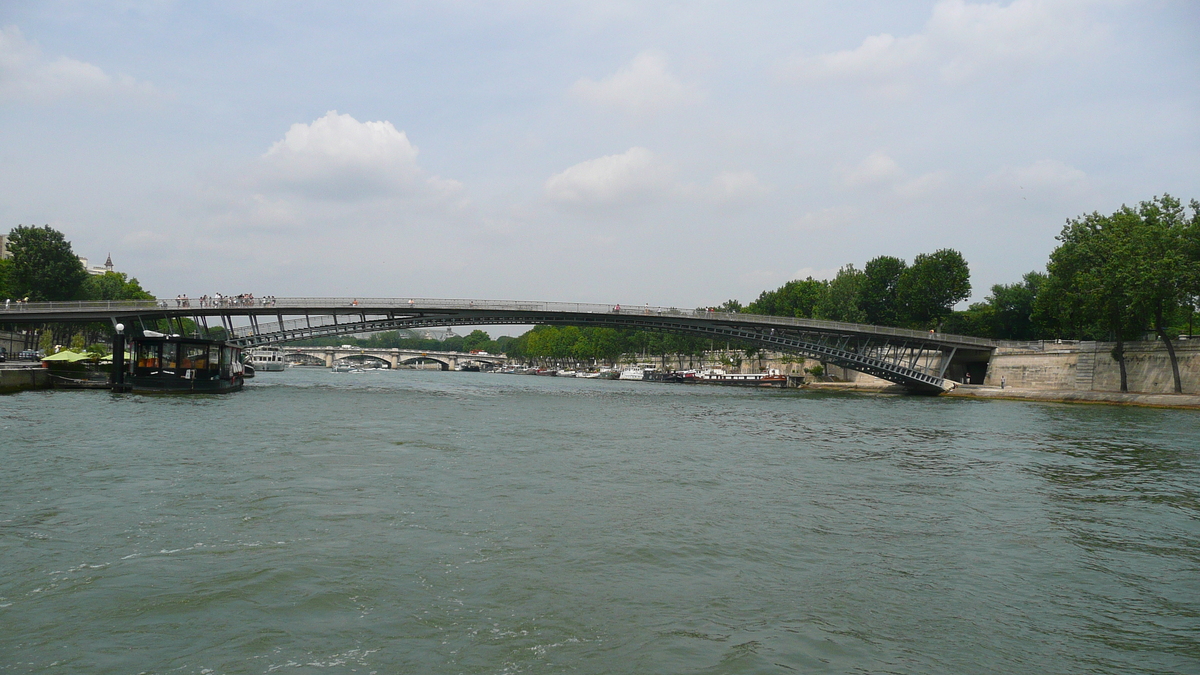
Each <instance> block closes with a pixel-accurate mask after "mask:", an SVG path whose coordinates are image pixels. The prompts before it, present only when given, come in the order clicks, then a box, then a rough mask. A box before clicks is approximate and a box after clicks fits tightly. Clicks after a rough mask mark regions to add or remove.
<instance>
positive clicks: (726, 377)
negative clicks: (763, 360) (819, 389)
mask: <svg viewBox="0 0 1200 675" xmlns="http://www.w3.org/2000/svg"><path fill="white" fill-rule="evenodd" d="M695 381H696V382H701V383H703V384H726V385H735V386H742V387H782V386H784V385H785V384H787V376H786V375H784V374H783V373H781V372H780V371H779V370H777V369H775V368H771V369H770V370H767V371H766V372H762V373H727V372H725V371H724V370H722V369H720V368H712V369H709V370H705V371H703V372H701V373H700V374H699V375H697V376H696V378H695Z"/></svg>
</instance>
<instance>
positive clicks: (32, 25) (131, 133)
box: [0, 0, 1200, 307]
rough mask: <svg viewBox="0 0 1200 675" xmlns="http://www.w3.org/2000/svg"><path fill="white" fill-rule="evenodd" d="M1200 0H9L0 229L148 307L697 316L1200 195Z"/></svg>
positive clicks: (1025, 258)
mask: <svg viewBox="0 0 1200 675" xmlns="http://www.w3.org/2000/svg"><path fill="white" fill-rule="evenodd" d="M1198 29H1200V2H1195V0H1145V1H1142V2H1136V1H1131V0H1013V1H1012V2H971V1H968V0H936V1H923V2H921V1H906V0H828V1H804V0H787V1H781V2H771V1H763V2H746V1H745V0H743V1H741V2H721V1H717V0H696V1H693V2H687V1H683V0H677V1H673V2H625V1H623V0H606V1H604V2H585V1H574V0H554V1H553V2H541V1H538V0H493V1H490V2H482V1H475V0H425V1H423V2H382V3H380V2H370V1H369V0H364V1H360V2H355V3H339V2H268V1H262V2H254V1H246V0H242V1H239V2H222V1H219V0H216V1H212V2H192V3H180V2H169V1H137V0H124V1H120V0H116V1H111V2H96V1H90V2H68V1H65V0H62V1H45V2H39V1H37V0H31V1H26V2H20V3H15V2H10V3H3V4H0V230H4V229H7V228H11V227H14V226H16V225H18V224H25V225H29V224H37V225H43V224H48V225H50V226H51V227H54V228H56V229H58V230H61V231H62V232H64V233H65V234H66V235H67V238H68V239H69V240H70V241H71V242H72V244H73V246H74V248H75V251H76V252H77V253H78V254H79V255H82V256H86V257H88V258H89V259H90V260H91V263H92V264H96V263H100V262H103V260H104V258H105V256H106V255H108V254H110V253H111V255H112V259H113V262H114V263H115V265H116V268H117V269H118V270H119V271H123V272H127V273H129V274H130V275H131V276H135V277H137V278H138V279H139V280H140V281H141V283H142V285H143V286H144V287H145V288H146V289H147V290H149V291H151V292H152V293H155V294H156V295H159V296H160V297H173V296H174V295H176V294H179V293H186V294H188V295H191V296H198V295H200V294H203V293H208V294H212V293H214V292H220V293H224V294H230V293H244V292H250V293H254V294H255V295H259V296H262V295H276V296H279V297H296V296H339V297H341V296H359V297H401V298H403V297H430V298H491V299H529V300H548V301H566V302H571V301H579V302H601V303H626V304H630V305H634V304H643V303H649V304H650V305H655V306H678V307H696V306H708V305H715V304H719V303H721V302H723V301H724V300H726V299H730V298H733V299H738V300H740V301H742V302H743V303H745V302H749V301H751V300H753V299H754V298H756V297H757V296H758V294H759V293H760V292H762V291H763V290H765V289H773V288H776V287H778V286H779V285H781V284H783V283H784V282H786V281H788V280H791V279H797V278H805V277H807V276H810V275H811V276H814V277H816V278H831V277H832V276H833V275H834V274H836V272H837V270H838V268H840V267H841V266H843V265H845V264H848V263H852V264H854V265H855V266H856V267H859V268H861V267H862V265H863V264H864V263H865V262H866V261H867V260H870V259H871V258H874V257H876V256H879V255H893V256H898V257H901V258H905V259H907V260H911V259H912V258H913V256H915V255H918V254H920V253H930V252H933V251H935V250H938V249H941V248H953V249H957V250H959V251H961V252H962V254H963V255H964V256H965V257H966V259H967V261H968V263H969V264H970V267H971V273H972V286H973V299H974V300H979V299H982V298H983V297H984V296H986V295H987V294H988V292H989V289H990V287H991V286H992V285H993V284H998V283H1013V282H1016V281H1018V280H1019V279H1020V278H1021V276H1022V275H1023V274H1025V273H1026V272H1029V271H1031V270H1041V269H1044V266H1045V262H1046V259H1047V256H1048V255H1049V253H1050V251H1052V250H1053V248H1054V246H1055V243H1056V242H1055V236H1056V235H1057V234H1058V233H1059V231H1060V230H1061V229H1062V226H1063V224H1064V222H1065V221H1066V219H1068V218H1071V217H1075V216H1079V215H1081V214H1084V213H1090V212H1092V211H1100V212H1111V211H1113V210H1115V209H1117V208H1119V207H1120V206H1121V205H1122V204H1131V205H1132V204H1136V203H1137V202H1140V201H1142V200H1146V199H1149V198H1151V197H1153V196H1155V195H1159V194H1163V193H1170V194H1172V195H1175V196H1177V197H1180V198H1183V199H1185V200H1187V199H1191V198H1200V47H1197V42H1196V39H1195V36H1196V34H1197V32H1198Z"/></svg>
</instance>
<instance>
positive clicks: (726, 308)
mask: <svg viewBox="0 0 1200 675" xmlns="http://www.w3.org/2000/svg"><path fill="white" fill-rule="evenodd" d="M717 311H718V312H731V313H736V312H740V311H742V303H740V302H738V301H737V300H732V299H730V300H726V301H725V302H723V303H721V305H720V306H719V307H717Z"/></svg>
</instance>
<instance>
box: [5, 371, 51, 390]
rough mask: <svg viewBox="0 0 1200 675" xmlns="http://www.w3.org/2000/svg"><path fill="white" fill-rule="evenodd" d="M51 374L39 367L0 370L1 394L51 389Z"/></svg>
mask: <svg viewBox="0 0 1200 675" xmlns="http://www.w3.org/2000/svg"><path fill="white" fill-rule="evenodd" d="M49 388H50V372H49V371H48V370H46V369H45V368H41V367H39V366H19V367H11V366H10V367H7V368H0V394H9V393H12V392H15V391H24V390H26V389H49Z"/></svg>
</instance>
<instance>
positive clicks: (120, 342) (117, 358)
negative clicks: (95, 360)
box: [110, 323, 125, 391]
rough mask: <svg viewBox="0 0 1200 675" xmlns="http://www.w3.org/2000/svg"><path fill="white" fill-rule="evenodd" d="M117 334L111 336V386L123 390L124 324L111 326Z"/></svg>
mask: <svg viewBox="0 0 1200 675" xmlns="http://www.w3.org/2000/svg"><path fill="white" fill-rule="evenodd" d="M113 328H116V329H117V334H116V335H114V336H113V362H112V376H111V378H110V379H111V380H112V388H113V391H125V324H123V323H118V324H116V325H114V326H113Z"/></svg>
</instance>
